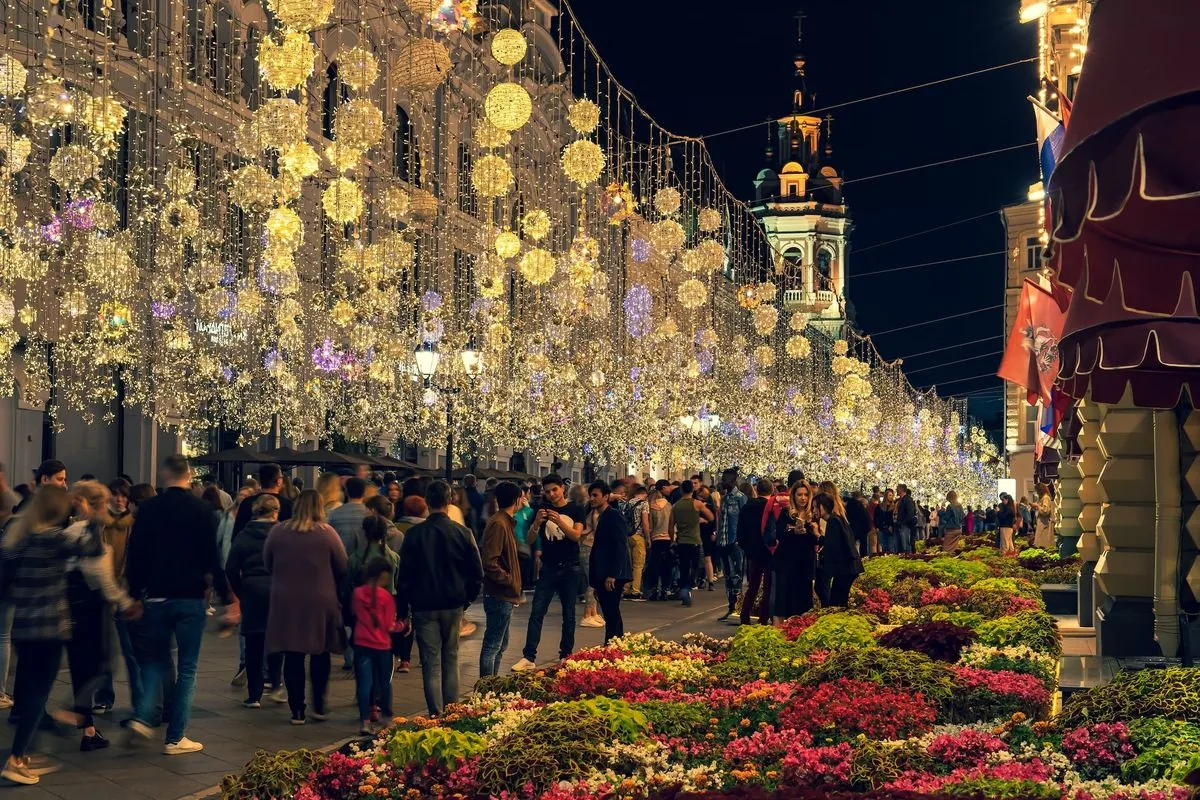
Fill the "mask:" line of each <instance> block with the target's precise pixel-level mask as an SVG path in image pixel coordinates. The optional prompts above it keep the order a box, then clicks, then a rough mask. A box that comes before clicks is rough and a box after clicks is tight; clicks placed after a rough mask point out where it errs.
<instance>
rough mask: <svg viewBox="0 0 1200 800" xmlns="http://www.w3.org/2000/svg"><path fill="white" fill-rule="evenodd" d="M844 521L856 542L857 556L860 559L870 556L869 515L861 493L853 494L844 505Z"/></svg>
mask: <svg viewBox="0 0 1200 800" xmlns="http://www.w3.org/2000/svg"><path fill="white" fill-rule="evenodd" d="M846 519H847V520H848V521H849V522H850V530H851V531H852V532H853V533H854V539H855V540H856V541H857V542H858V554H859V556H860V557H862V558H866V557H867V556H868V555H870V553H871V550H870V533H871V515H870V514H869V513H867V500H866V498H864V497H863V493H862V492H855V493H854V494H853V495H851V497H850V502H848V503H846Z"/></svg>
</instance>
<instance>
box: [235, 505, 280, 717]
mask: <svg viewBox="0 0 1200 800" xmlns="http://www.w3.org/2000/svg"><path fill="white" fill-rule="evenodd" d="M252 513H253V515H254V516H253V519H252V520H251V521H250V522H248V523H247V524H246V527H244V528H242V529H241V530H240V531H239V532H238V535H237V538H236V539H235V540H234V542H233V545H232V547H230V549H229V559H228V560H227V561H226V562H225V575H226V576H227V577H228V578H229V587H230V588H231V589H233V593H234V594H236V595H237V596H238V600H239V601H240V603H241V607H242V636H244V637H245V638H246V691H247V697H246V700H245V701H244V702H243V703H242V705H243V706H245V707H246V708H259V707H260V705H261V701H262V695H263V657H264V656H265V655H266V642H267V615H268V609H269V608H270V605H271V603H270V601H271V573H270V572H269V571H268V570H267V565H266V563H265V562H264V561H263V548H264V547H265V546H266V544H267V535H268V534H269V533H270V532H271V528H273V527H275V524H276V523H277V522H278V521H279V500H278V499H277V498H276V497H275V495H271V494H260V495H259V496H258V497H256V498H255V500H254V508H253V512H252ZM282 671H283V653H271V655H270V656H269V657H267V672H268V673H269V675H270V683H271V699H272V700H275V701H276V702H278V703H282V702H283V691H282V688H283V686H282Z"/></svg>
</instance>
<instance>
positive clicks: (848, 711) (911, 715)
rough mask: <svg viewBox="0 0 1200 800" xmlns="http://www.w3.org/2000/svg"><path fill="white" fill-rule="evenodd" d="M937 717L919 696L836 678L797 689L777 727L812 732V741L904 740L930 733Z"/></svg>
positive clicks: (919, 694) (863, 682) (869, 683)
mask: <svg viewBox="0 0 1200 800" xmlns="http://www.w3.org/2000/svg"><path fill="white" fill-rule="evenodd" d="M936 717H937V712H936V710H935V708H934V706H933V704H932V703H930V702H929V700H928V699H926V697H925V695H924V694H922V693H921V692H915V693H909V692H898V691H893V690H891V689H888V688H886V687H881V686H879V685H878V684H876V683H871V682H869V681H856V680H852V679H850V678H839V679H838V680H836V681H832V682H830V683H825V684H822V685H821V686H818V687H816V688H815V689H808V690H800V692H799V693H798V694H797V696H796V698H795V699H793V700H792V701H791V702H790V703H789V704H788V705H787V706H786V707H785V708H784V709H783V711H782V712H781V713H780V715H779V724H780V727H781V728H794V729H795V730H805V731H810V732H811V733H812V734H813V736H814V739H817V740H820V739H821V738H825V739H827V740H848V739H852V738H854V737H855V736H857V735H858V734H860V733H862V734H866V735H867V736H868V737H870V738H872V739H904V738H906V737H908V736H914V735H916V734H919V733H923V732H925V731H927V730H929V729H930V728H931V727H932V726H933V723H934V720H935V718H936Z"/></svg>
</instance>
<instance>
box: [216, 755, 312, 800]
mask: <svg viewBox="0 0 1200 800" xmlns="http://www.w3.org/2000/svg"><path fill="white" fill-rule="evenodd" d="M324 763H325V754H324V753H317V752H313V751H312V750H280V751H279V752H277V753H268V752H267V751H265V750H259V751H258V752H256V753H255V754H254V757H253V758H251V759H250V761H249V762H248V763H247V764H246V766H245V768H244V769H243V770H242V772H241V774H240V775H226V776H225V779H224V780H223V781H221V800H259V798H264V797H291V796H292V795H294V794H295V793H296V790H297V789H299V788H300V786H301V785H302V784H304V783H305V782H307V781H308V776H309V774H311V773H312V772H315V771H316V770H317V769H319V768H320V767H321V765H322V764H324Z"/></svg>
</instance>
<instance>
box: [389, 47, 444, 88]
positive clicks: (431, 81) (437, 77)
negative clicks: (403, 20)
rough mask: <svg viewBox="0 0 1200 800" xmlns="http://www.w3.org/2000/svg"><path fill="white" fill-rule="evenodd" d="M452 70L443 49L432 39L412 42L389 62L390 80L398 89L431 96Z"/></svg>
mask: <svg viewBox="0 0 1200 800" xmlns="http://www.w3.org/2000/svg"><path fill="white" fill-rule="evenodd" d="M453 68H454V63H453V62H452V61H451V60H450V53H449V52H447V51H446V46H445V45H444V44H442V43H441V42H437V41H434V40H433V39H413V40H412V41H410V42H408V43H407V44H405V45H404V46H403V47H401V48H400V50H399V51H398V52H397V53H396V55H395V57H394V58H393V59H392V66H391V78H392V81H393V83H395V85H396V86H397V87H398V88H400V89H409V90H411V91H414V92H432V91H433V90H434V89H436V88H437V87H439V86H441V85H442V83H443V81H445V80H446V78H447V76H449V74H450V70H451V69H453Z"/></svg>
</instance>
